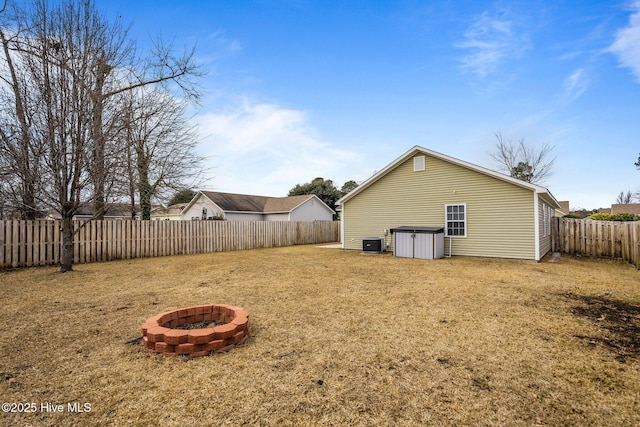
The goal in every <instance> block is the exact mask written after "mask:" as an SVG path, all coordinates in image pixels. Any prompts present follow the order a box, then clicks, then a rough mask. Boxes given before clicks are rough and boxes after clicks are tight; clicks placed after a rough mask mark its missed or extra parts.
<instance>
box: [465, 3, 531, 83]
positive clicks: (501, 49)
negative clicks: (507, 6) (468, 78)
mask: <svg viewBox="0 0 640 427" xmlns="http://www.w3.org/2000/svg"><path fill="white" fill-rule="evenodd" d="M516 27H517V25H516V21H515V20H514V19H512V18H511V17H510V16H509V14H508V13H507V12H506V11H501V12H498V13H495V14H492V13H489V12H487V11H485V12H483V13H482V14H481V15H479V16H478V17H477V18H476V19H475V20H474V21H473V23H472V24H471V25H470V26H469V28H468V29H467V31H466V32H465V33H464V41H462V42H460V43H457V44H456V47H457V48H460V49H466V50H468V51H469V53H468V54H467V55H465V56H464V57H463V58H462V68H463V69H464V70H467V71H470V72H472V73H474V74H476V75H478V76H479V77H486V76H487V75H489V74H490V73H493V72H494V71H496V69H497V68H498V66H499V65H500V64H502V63H503V62H505V61H507V60H509V59H512V58H517V57H519V56H520V55H521V54H522V52H524V51H525V50H526V49H527V48H528V47H529V41H528V35H527V34H526V33H525V32H521V31H518V30H517V29H516Z"/></svg>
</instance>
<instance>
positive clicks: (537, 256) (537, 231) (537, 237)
mask: <svg viewBox="0 0 640 427" xmlns="http://www.w3.org/2000/svg"><path fill="white" fill-rule="evenodd" d="M538 199H539V197H538V193H537V192H536V191H535V190H534V191H533V225H534V229H533V231H534V233H535V234H534V236H535V250H536V253H535V259H536V261H540V227H539V225H540V212H539V210H538V209H539V206H538V204H539V201H538Z"/></svg>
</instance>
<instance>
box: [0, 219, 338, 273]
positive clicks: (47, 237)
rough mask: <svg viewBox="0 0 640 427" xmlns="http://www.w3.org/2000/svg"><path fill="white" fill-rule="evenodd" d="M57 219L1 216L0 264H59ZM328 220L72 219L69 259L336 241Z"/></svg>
mask: <svg viewBox="0 0 640 427" xmlns="http://www.w3.org/2000/svg"><path fill="white" fill-rule="evenodd" d="M60 226H61V223H60V221H46V220H42V221H16V220H12V221H1V220H0V268H3V267H4V268H7V267H28V266H33V265H51V264H58V263H60V254H61V249H62V233H61V230H60ZM339 227H340V224H339V223H338V222H333V221H316V222H288V221H287V222H285V221H279V222H271V221H135V220H123V221H120V220H118V221H74V228H75V232H76V233H75V238H74V248H73V254H74V263H76V264H79V263H86V262H96V261H110V260H115V259H127V258H140V257H157V256H167V255H181V254H196V253H205V252H219V251H235V250H243V249H256V248H270V247H278V246H293V245H305V244H315V243H326V242H336V241H338V240H340V231H339Z"/></svg>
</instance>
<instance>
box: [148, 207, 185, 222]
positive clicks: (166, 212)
mask: <svg viewBox="0 0 640 427" xmlns="http://www.w3.org/2000/svg"><path fill="white" fill-rule="evenodd" d="M187 204H188V203H176V204H174V205H170V206H167V207H166V208H163V207H162V206H159V207H157V208H154V209H152V210H151V219H152V220H172V221H176V220H179V219H182V218H181V217H180V216H181V215H182V210H183V209H184V208H185V207H186V206H187Z"/></svg>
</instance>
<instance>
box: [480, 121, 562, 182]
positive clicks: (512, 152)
mask: <svg viewBox="0 0 640 427" xmlns="http://www.w3.org/2000/svg"><path fill="white" fill-rule="evenodd" d="M496 138H497V140H498V141H497V143H496V148H495V151H493V152H490V153H489V155H490V156H491V157H492V158H493V159H494V160H495V161H496V162H497V163H498V165H499V166H500V168H501V169H502V170H504V171H506V172H507V173H508V174H509V175H511V176H512V177H514V178H517V179H520V180H522V181H526V182H530V183H533V184H539V183H542V182H544V180H545V179H546V178H548V177H549V176H550V175H551V172H552V169H553V165H554V163H555V160H556V158H555V157H551V152H552V151H553V146H551V145H549V144H546V143H545V144H543V145H542V146H541V147H532V146H529V145H528V144H527V143H526V142H525V140H524V139H520V141H518V142H517V143H516V142H513V141H512V140H505V139H504V138H503V136H502V134H501V133H497V134H496Z"/></svg>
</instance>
